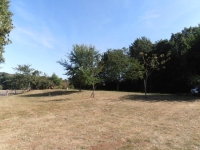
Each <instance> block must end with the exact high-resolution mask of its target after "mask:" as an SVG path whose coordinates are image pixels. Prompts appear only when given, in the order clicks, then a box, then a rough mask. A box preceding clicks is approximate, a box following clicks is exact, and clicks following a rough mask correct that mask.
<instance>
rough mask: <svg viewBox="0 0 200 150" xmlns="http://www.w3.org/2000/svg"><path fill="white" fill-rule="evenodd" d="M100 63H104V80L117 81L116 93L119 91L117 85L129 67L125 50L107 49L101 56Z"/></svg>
mask: <svg viewBox="0 0 200 150" xmlns="http://www.w3.org/2000/svg"><path fill="white" fill-rule="evenodd" d="M102 61H103V63H104V68H103V75H102V76H103V78H104V80H105V81H117V91H119V84H120V82H121V81H123V80H124V79H125V73H126V71H127V67H128V65H129V57H128V55H127V51H126V49H125V48H123V49H108V51H107V52H105V53H104V54H103V57H102Z"/></svg>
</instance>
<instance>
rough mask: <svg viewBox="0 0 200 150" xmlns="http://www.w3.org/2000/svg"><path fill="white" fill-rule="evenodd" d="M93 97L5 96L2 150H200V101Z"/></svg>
mask: <svg viewBox="0 0 200 150" xmlns="http://www.w3.org/2000/svg"><path fill="white" fill-rule="evenodd" d="M49 93H50V94H49ZM90 94H91V91H83V92H77V91H60V90H44V91H31V92H29V93H26V94H21V95H15V96H8V97H0V149H1V150H15V149H19V150H24V149H25V150H68V149H69V150H70V149H72V150H76V149H87V150H114V149H118V150H124V149H125V150H133V149H136V150H137V149H138V150H139V149H144V150H148V149H151V150H154V149H159V150H162V149H163V150H164V149H183V150H184V149H185V150H186V149H187V150H188V149H200V101H199V100H200V99H199V97H197V96H184V95H159V94H156V95H155V94H154V95H149V97H148V99H147V100H145V99H144V96H143V95H142V94H140V93H127V92H107V91H97V92H96V97H95V98H90Z"/></svg>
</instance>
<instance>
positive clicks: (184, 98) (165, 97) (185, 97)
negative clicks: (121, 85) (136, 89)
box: [120, 94, 200, 102]
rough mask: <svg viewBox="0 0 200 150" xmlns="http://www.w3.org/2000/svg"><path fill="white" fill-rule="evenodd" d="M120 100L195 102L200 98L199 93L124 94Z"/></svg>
mask: <svg viewBox="0 0 200 150" xmlns="http://www.w3.org/2000/svg"><path fill="white" fill-rule="evenodd" d="M120 100H132V101H147V102H193V101H197V100H200V96H199V95H189V94H151V95H147V98H145V96H144V95H126V96H122V97H121V98H120Z"/></svg>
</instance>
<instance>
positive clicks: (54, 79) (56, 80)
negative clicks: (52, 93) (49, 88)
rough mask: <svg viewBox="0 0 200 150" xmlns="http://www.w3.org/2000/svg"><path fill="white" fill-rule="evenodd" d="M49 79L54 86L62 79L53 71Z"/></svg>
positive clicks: (60, 82)
mask: <svg viewBox="0 0 200 150" xmlns="http://www.w3.org/2000/svg"><path fill="white" fill-rule="evenodd" d="M51 81H52V82H53V84H54V85H55V86H59V85H61V84H62V79H61V78H59V77H58V76H57V75H56V74H55V73H53V74H52V76H51Z"/></svg>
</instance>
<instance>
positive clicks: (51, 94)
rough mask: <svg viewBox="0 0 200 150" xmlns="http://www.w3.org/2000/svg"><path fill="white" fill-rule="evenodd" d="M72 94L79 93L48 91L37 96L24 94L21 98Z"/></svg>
mask: <svg viewBox="0 0 200 150" xmlns="http://www.w3.org/2000/svg"><path fill="white" fill-rule="evenodd" d="M73 93H80V92H79V91H52V92H51V91H49V92H45V93H39V94H26V95H21V97H48V96H59V95H69V94H73Z"/></svg>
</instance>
